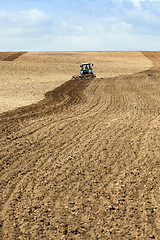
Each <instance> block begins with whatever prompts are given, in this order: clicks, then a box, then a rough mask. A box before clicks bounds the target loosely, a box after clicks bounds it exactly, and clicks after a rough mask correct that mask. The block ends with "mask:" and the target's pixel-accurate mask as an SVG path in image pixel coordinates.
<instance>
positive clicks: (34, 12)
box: [0, 9, 49, 26]
mask: <svg viewBox="0 0 160 240" xmlns="http://www.w3.org/2000/svg"><path fill="white" fill-rule="evenodd" d="M48 20H49V17H48V16H47V15H46V14H45V13H43V12H42V11H39V10H38V9H31V10H29V11H18V12H5V11H0V23H1V26H2V24H6V23H8V24H19V25H23V26H26V25H32V26H34V25H38V24H42V23H45V22H46V21H48Z"/></svg>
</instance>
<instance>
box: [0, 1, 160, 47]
mask: <svg viewBox="0 0 160 240" xmlns="http://www.w3.org/2000/svg"><path fill="white" fill-rule="evenodd" d="M45 50H46V51H57V50H58V51H68V50H71V51H74V50H75V51H78V50H89V51H92V50H93V51H96V50H97V51H98V50H100V51H103V50H138V51H140V50H149V51H150V50H152V51H155V50H157V51H159V50H160V0H0V51H45Z"/></svg>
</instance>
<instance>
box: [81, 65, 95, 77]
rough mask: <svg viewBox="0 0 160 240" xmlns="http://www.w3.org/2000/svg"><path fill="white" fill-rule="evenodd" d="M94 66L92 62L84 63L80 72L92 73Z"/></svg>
mask: <svg viewBox="0 0 160 240" xmlns="http://www.w3.org/2000/svg"><path fill="white" fill-rule="evenodd" d="M92 66H93V64H91V63H83V64H81V65H80V67H81V70H80V74H82V75H84V74H92Z"/></svg>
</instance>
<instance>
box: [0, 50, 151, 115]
mask: <svg viewBox="0 0 160 240" xmlns="http://www.w3.org/2000/svg"><path fill="white" fill-rule="evenodd" d="M83 62H93V63H94V65H95V67H94V71H95V73H96V75H97V77H98V78H106V77H114V76H118V75H125V74H131V73H136V72H139V71H143V70H145V69H148V68H150V67H151V65H152V63H151V61H150V60H149V59H147V58H146V57H145V56H144V55H143V54H142V53H141V52H28V53H21V52H18V53H15V52H13V53H12V52H7V53H5V52H3V53H0V100H1V101H0V112H3V111H7V110H11V109H15V108H16V107H20V106H24V105H28V104H31V103H35V102H37V101H39V100H41V99H43V98H44V94H45V92H47V91H49V90H52V89H54V88H55V87H57V86H60V85H61V84H62V83H64V82H66V81H68V80H69V79H71V77H72V75H75V74H78V73H79V69H80V67H79V65H80V64H81V63H83Z"/></svg>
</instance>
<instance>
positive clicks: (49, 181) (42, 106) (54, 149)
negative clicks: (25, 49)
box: [0, 52, 160, 240]
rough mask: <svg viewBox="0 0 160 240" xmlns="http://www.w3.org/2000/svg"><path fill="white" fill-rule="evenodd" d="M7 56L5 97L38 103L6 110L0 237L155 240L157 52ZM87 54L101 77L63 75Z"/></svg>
mask: <svg viewBox="0 0 160 240" xmlns="http://www.w3.org/2000/svg"><path fill="white" fill-rule="evenodd" d="M49 54H50V55H49ZM65 54H66V55H65ZM67 54H68V55H67ZM64 55H65V57H64ZM78 57H79V58H78ZM1 59H2V60H3V59H4V56H3V57H1ZM5 59H6V58H5ZM7 59H8V56H7ZM7 59H6V60H4V61H1V62H0V66H1V70H0V71H1V79H5V81H2V83H1V86H2V85H3V89H4V92H3V94H2V95H3V96H2V97H1V99H4V98H3V97H4V95H5V94H7V96H8V98H9V96H10V93H11V95H12V99H13V97H15V92H14V90H15V89H16V88H17V87H19V86H20V85H21V84H22V82H21V80H23V81H24V84H26V85H25V87H24V89H23V84H22V85H21V87H22V88H21V87H19V88H18V93H17V94H18V96H20V93H21V90H22V89H23V90H24V91H23V93H24V92H25V93H26V92H27V91H30V90H27V86H28V87H29V89H30V87H31V85H27V83H28V84H32V87H33V92H28V95H29V96H33V98H32V101H31V102H36V101H37V100H40V101H39V102H38V103H34V104H32V105H28V106H24V107H20V108H17V109H14V108H16V107H18V106H20V105H27V104H28V102H27V101H26V100H25V101H24V104H23V103H21V101H20V99H21V98H18V100H17V102H20V104H19V103H17V102H14V101H13V102H14V104H9V105H6V108H3V110H1V112H3V111H4V113H1V115H0V136H1V138H0V146H1V147H0V159H1V162H0V163H1V176H0V183H1V189H0V193H1V232H0V239H5V240H6V239H28V240H30V239H70V240H71V239H138V240H139V239H159V238H160V52H142V53H140V52H126V53H123V52H111V53H107V52H102V53H94V52H93V53H78V52H77V53H57V55H56V53H54V54H53V53H41V54H40V53H27V54H24V55H22V56H20V57H19V58H16V59H15V58H12V60H13V61H11V60H9V61H8V60H7ZM9 59H11V58H9ZM64 59H65V60H64ZM92 59H93V60H92ZM82 60H84V61H86V60H87V62H88V61H92V62H94V63H95V73H96V74H97V79H95V80H86V81H84V80H83V81H82V80H76V81H73V80H72V81H71V80H70V81H67V80H69V79H70V78H69V76H70V75H72V74H74V73H75V71H76V69H77V66H78V64H79V62H80V63H81V62H83V61H82ZM58 61H59V65H58V66H57V68H56V69H55V68H54V69H53V67H56V64H57V63H58ZM75 61H76V62H75ZM55 63H56V64H55ZM107 66H108V68H107ZM62 69H63V71H62ZM22 70H23V71H22ZM49 70H50V72H49ZM5 71H6V72H5ZM37 72H38V74H39V76H38V74H37ZM71 73H72V74H71ZM27 74H28V78H30V79H29V80H30V82H29V81H28V78H27ZM11 75H13V78H12V76H11ZM16 78H17V79H18V80H17V81H18V82H16ZM52 78H53V79H52ZM54 78H55V79H57V81H56V80H55V81H54ZM11 80H12V81H13V80H15V86H14V84H13V82H12V81H11ZM7 83H11V86H12V89H11V88H10V86H9V87H8V85H7ZM42 83H43V86H44V85H45V83H46V85H47V84H48V85H47V87H44V88H42ZM62 83H63V84H62ZM5 84H6V85H5ZM16 84H17V85H16ZM54 84H55V85H54ZM61 84H62V85H61ZM36 85H37V90H36V91H37V92H38V91H39V89H42V91H41V93H40V95H37V98H34V92H35V89H34V86H36ZM51 85H52V87H51ZM57 86H58V87H57ZM54 87H57V88H55V89H53V88H54ZM47 88H48V89H47ZM52 89H53V90H52ZM46 90H47V91H48V92H47V91H46ZM49 90H50V91H49ZM21 94H22V93H21ZM37 94H38V93H37ZM43 94H45V97H44V99H43V97H42V96H43ZM21 97H22V99H23V97H24V96H23V95H22V96H21ZM5 101H6V100H4V102H5ZM11 102H12V101H11ZM8 109H14V110H12V111H6V110H8Z"/></svg>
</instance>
